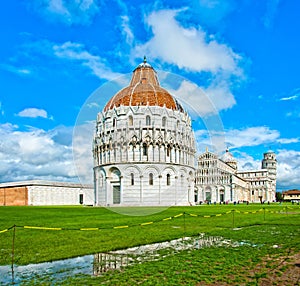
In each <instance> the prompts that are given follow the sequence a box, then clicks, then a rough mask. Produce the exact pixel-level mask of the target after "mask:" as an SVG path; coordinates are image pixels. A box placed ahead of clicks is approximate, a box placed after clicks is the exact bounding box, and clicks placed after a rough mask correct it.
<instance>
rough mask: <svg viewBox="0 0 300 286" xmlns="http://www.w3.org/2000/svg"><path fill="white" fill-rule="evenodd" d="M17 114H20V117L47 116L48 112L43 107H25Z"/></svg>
mask: <svg viewBox="0 0 300 286" xmlns="http://www.w3.org/2000/svg"><path fill="white" fill-rule="evenodd" d="M17 116H20V117H30V118H37V117H42V118H48V113H47V111H46V110H44V109H38V108H25V109H24V110H22V111H20V112H19V113H18V114H17ZM51 118H52V117H51Z"/></svg>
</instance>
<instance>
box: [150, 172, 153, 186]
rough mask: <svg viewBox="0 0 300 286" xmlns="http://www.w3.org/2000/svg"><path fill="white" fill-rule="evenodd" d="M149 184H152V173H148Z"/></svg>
mask: <svg viewBox="0 0 300 286" xmlns="http://www.w3.org/2000/svg"><path fill="white" fill-rule="evenodd" d="M149 185H150V186H153V174H152V173H150V174H149Z"/></svg>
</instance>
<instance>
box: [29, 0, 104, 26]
mask: <svg viewBox="0 0 300 286" xmlns="http://www.w3.org/2000/svg"><path fill="white" fill-rule="evenodd" d="M29 5H30V7H33V8H34V9H35V10H36V11H37V12H38V13H39V14H40V15H41V16H43V18H44V19H46V20H48V21H53V22H61V23H64V24H66V25H72V24H81V25H87V24H90V23H91V22H92V20H93V18H94V17H95V15H96V14H97V13H98V11H99V8H100V1H98V0H72V1H69V0H34V1H33V2H32V3H30V4H29Z"/></svg>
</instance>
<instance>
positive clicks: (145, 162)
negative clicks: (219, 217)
mask: <svg viewBox="0 0 300 286" xmlns="http://www.w3.org/2000/svg"><path fill="white" fill-rule="evenodd" d="M195 153H196V147H195V139H194V134H193V130H192V127H191V118H190V117H189V115H188V114H187V112H185V110H184V109H183V107H182V106H181V105H180V104H179V103H178V102H177V100H176V99H175V98H174V97H173V96H172V95H171V94H170V93H169V92H168V91H167V90H165V89H164V88H162V87H161V86H160V84H159V81H158V78H157V74H156V72H155V70H154V69H153V67H152V66H151V65H150V64H148V63H147V61H146V59H144V62H143V63H141V64H140V65H139V66H138V67H137V68H136V69H135V70H134V71H133V74H132V78H131V81H130V83H129V86H127V87H125V88H123V89H122V90H120V91H119V92H118V93H116V94H115V95H114V96H113V97H112V98H111V99H110V100H109V102H108V103H107V104H106V106H105V107H104V109H103V111H102V112H100V113H98V115H97V122H96V131H95V136H94V142H93V157H94V185H95V203H96V205H101V206H108V205H123V206H124V205H130V206H134V205H139V206H154V205H155V206H160V205H161V206H169V205H190V204H194V182H195Z"/></svg>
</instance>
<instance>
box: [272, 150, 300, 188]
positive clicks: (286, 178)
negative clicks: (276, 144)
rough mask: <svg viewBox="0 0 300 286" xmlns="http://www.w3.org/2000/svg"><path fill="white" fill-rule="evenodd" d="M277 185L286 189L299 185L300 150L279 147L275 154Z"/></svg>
mask: <svg viewBox="0 0 300 286" xmlns="http://www.w3.org/2000/svg"><path fill="white" fill-rule="evenodd" d="M277 162H278V164H277V178H278V182H277V186H278V189H281V190H286V189H292V188H299V186H300V151H296V150H286V149H281V150H279V151H278V154H277Z"/></svg>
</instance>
